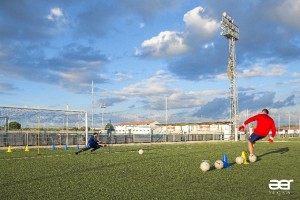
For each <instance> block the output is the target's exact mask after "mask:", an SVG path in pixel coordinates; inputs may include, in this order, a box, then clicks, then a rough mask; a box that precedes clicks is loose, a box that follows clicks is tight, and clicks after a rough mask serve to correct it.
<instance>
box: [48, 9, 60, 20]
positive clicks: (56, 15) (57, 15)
mask: <svg viewBox="0 0 300 200" xmlns="http://www.w3.org/2000/svg"><path fill="white" fill-rule="evenodd" d="M63 16H64V14H63V12H62V10H61V9H60V8H52V9H51V10H50V14H49V15H48V16H47V18H48V19H49V20H51V21H54V20H55V19H57V18H60V17H63Z"/></svg>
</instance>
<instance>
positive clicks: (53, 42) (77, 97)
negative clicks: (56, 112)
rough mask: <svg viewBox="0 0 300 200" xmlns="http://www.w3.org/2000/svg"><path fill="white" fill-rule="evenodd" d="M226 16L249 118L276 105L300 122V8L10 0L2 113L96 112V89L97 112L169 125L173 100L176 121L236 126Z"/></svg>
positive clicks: (0, 53)
mask: <svg viewBox="0 0 300 200" xmlns="http://www.w3.org/2000/svg"><path fill="white" fill-rule="evenodd" d="M224 11H226V12H227V13H228V14H229V15H231V17H232V18H233V19H234V20H235V21H234V22H235V24H236V25H238V26H239V28H240V39H239V40H238V41H237V42H236V51H237V54H236V56H237V87H238V94H239V112H240V118H241V120H243V119H244V118H245V117H246V116H248V114H249V115H250V114H254V113H257V112H258V111H259V110H261V109H262V108H264V107H267V108H269V109H270V112H271V115H272V116H274V118H276V119H277V118H279V115H281V121H282V122H281V123H284V120H285V121H286V120H287V118H288V116H290V118H291V120H292V121H293V123H294V124H297V123H299V121H298V119H299V115H300V114H299V113H300V98H299V97H300V90H299V82H300V70H299V65H300V23H299V19H300V1H299V0H284V1H281V0H272V1H256V0H254V1H234V0H228V1H217V0H210V1H200V0H199V1H196V0H195V1H183V0H151V1H148V0H122V1H121V0H119V1H117V0H110V1H106V0H89V1H77V0H52V1H45V0H41V1H33V0H26V1H25V0H20V1H10V0H2V1H0V26H1V27H2V28H1V31H0V69H1V73H0V99H1V103H0V105H2V106H19V107H23V106H29V107H43V108H55V109H64V108H66V105H68V107H69V109H76V110H87V111H89V112H91V110H92V108H91V107H92V106H91V99H92V97H91V83H92V81H93V82H94V112H95V113H99V112H101V110H100V105H101V104H102V103H105V104H106V106H107V107H106V109H105V112H107V113H122V115H126V113H127V114H128V113H131V114H132V113H137V115H139V117H138V118H134V117H132V118H130V117H128V116H127V117H128V118H127V119H126V121H130V120H139V121H143V120H157V121H160V122H162V123H163V120H165V116H164V112H165V109H166V97H167V98H168V101H167V108H168V117H169V118H168V120H169V121H177V122H187V121H189V122H195V121H207V120H226V119H228V118H229V99H228V97H229V86H230V82H229V80H228V78H227V58H228V41H227V40H226V38H225V37H223V36H221V35H220V32H221V29H220V21H221V17H222V13H223V12H224ZM247 110H248V112H247ZM247 113H248V114H247Z"/></svg>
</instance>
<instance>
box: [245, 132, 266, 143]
mask: <svg viewBox="0 0 300 200" xmlns="http://www.w3.org/2000/svg"><path fill="white" fill-rule="evenodd" d="M264 137H265V136H261V135H257V134H256V133H252V134H251V135H250V137H249V139H248V140H249V141H250V142H251V143H252V144H254V143H255V142H256V141H257V140H260V139H263V138H264Z"/></svg>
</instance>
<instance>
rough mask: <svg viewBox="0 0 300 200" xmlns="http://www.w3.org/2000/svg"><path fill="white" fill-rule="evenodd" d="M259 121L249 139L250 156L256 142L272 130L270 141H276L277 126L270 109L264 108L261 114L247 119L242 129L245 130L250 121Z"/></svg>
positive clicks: (240, 128)
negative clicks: (270, 114)
mask: <svg viewBox="0 0 300 200" xmlns="http://www.w3.org/2000/svg"><path fill="white" fill-rule="evenodd" d="M254 121H256V122H257V126H256V128H255V129H254V131H253V133H252V134H251V135H250V137H249V140H248V150H249V153H250V156H251V155H253V150H254V144H255V142H256V141H257V140H260V139H262V138H264V137H266V136H267V135H268V134H269V132H270V130H271V131H272V134H271V136H270V138H269V143H270V144H272V143H273V141H274V137H275V135H276V127H275V123H274V120H273V119H272V118H271V117H270V116H269V111H268V109H263V110H262V111H261V113H260V114H258V115H255V116H253V117H250V118H249V119H247V120H246V121H245V122H244V123H243V125H241V126H240V127H239V130H240V131H244V130H245V126H246V125H247V124H249V123H250V122H254Z"/></svg>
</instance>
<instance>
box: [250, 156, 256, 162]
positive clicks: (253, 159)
mask: <svg viewBox="0 0 300 200" xmlns="http://www.w3.org/2000/svg"><path fill="white" fill-rule="evenodd" d="M256 160H257V157H256V155H250V156H249V161H250V162H255V161H256Z"/></svg>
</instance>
